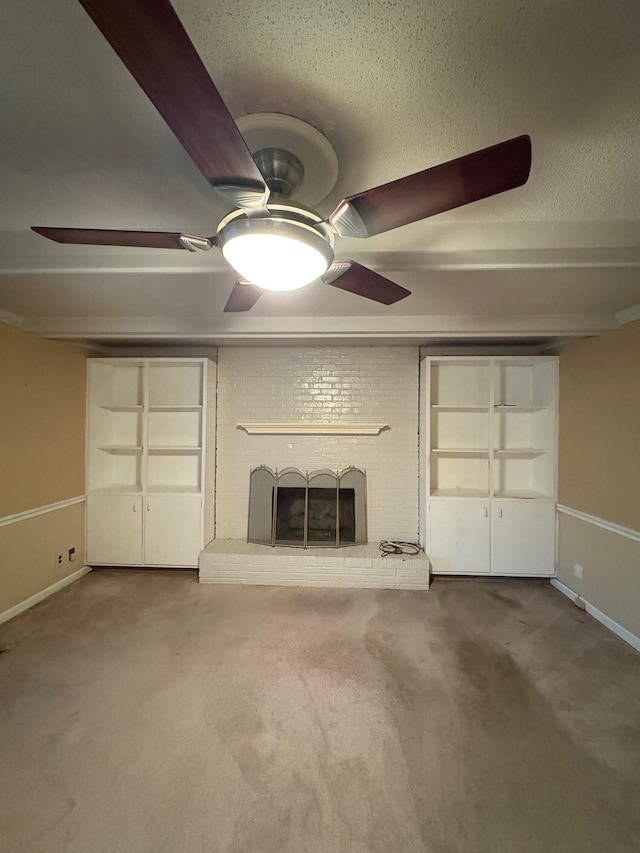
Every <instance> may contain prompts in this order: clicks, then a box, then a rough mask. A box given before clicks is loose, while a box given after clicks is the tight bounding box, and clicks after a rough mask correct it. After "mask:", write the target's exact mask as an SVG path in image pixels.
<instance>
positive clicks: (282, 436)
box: [200, 346, 428, 588]
mask: <svg viewBox="0 0 640 853" xmlns="http://www.w3.org/2000/svg"><path fill="white" fill-rule="evenodd" d="M418 365H419V353H418V348H417V347H402V346H401V347H353V346H330V347H275V346H274V347H221V348H220V349H219V351H218V385H217V417H216V418H215V420H214V419H210V421H213V422H212V423H211V422H210V425H209V428H208V430H209V432H210V435H209V439H210V444H211V443H213V441H215V447H216V471H215V474H216V476H215V540H214V541H213V542H211V543H210V544H209V545H208V546H207V547H206V548H205V550H204V552H203V554H202V556H201V560H200V580H201V581H202V582H240V583H242V582H244V583H247V582H248V583H251V582H253V583H256V582H276V583H283V582H285V583H286V582H293V583H307V582H308V583H312V584H314V585H319V584H322V583H324V584H325V585H329V586H331V585H342V586H345V585H348V586H392V587H406V588H426V586H427V583H428V572H427V571H426V559H425V560H424V561H422V560H420V559H416V558H412V559H413V561H411V560H402V559H400V560H393V559H392V558H388V557H387V558H383V560H382V562H380V556H379V554H378V542H379V540H380V539H402V540H410V541H417V540H418V401H419V382H418ZM252 427H253V429H252ZM258 466H268V467H269V468H271V469H272V470H276V469H278V470H281V469H283V468H287V467H293V468H299V469H301V470H302V471H309V470H312V469H329V470H332V471H337V470H342V469H346V468H348V467H350V466H354V467H356V468H358V469H361V470H362V471H364V472H366V483H367V529H368V545H356V546H352V547H349V548H345V549H337V550H335V551H333V552H332V553H331V556H330V557H329V556H328V555H327V549H322V548H318V549H314V548H309V549H307V550H304V551H302V550H301V549H300V550H297V549H294V548H291V549H286V548H283V549H278V548H270V547H269V546H267V545H249V544H247V523H248V507H249V486H250V472H251V470H252V469H254V468H257V467H258ZM254 549H261V550H259V551H255V550H254ZM288 550H291V551H293V552H294V553H293V554H288V553H285V551H288ZM316 550H317V551H320V552H321V553H320V554H315V553H312V552H314V551H316ZM343 551H344V552H346V553H344V554H342V553H338V552H343ZM423 556H424V555H423ZM347 561H348V563H349V565H347ZM329 564H331V565H329ZM374 564H375V565H374ZM419 564H420V565H419ZM398 572H406V574H404V575H403V574H398ZM294 575H295V577H293V576H294ZM256 576H257V577H256ZM287 578H289V580H287Z"/></svg>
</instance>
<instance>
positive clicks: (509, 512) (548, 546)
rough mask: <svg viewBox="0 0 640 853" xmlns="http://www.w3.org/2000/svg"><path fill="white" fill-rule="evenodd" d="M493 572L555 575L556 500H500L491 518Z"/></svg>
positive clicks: (495, 505)
mask: <svg viewBox="0 0 640 853" xmlns="http://www.w3.org/2000/svg"><path fill="white" fill-rule="evenodd" d="M491 551H492V556H493V561H492V562H493V567H492V574H499V575H545V576H547V577H548V576H549V575H553V574H555V504H554V503H553V501H539V502H538V501H496V502H495V503H494V504H493V510H492V521H491Z"/></svg>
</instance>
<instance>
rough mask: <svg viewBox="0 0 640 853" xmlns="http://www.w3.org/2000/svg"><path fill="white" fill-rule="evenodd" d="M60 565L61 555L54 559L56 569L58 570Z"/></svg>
mask: <svg viewBox="0 0 640 853" xmlns="http://www.w3.org/2000/svg"><path fill="white" fill-rule="evenodd" d="M61 565H62V554H58V556H57V557H56V568H59V567H60V566H61Z"/></svg>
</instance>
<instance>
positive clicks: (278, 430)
mask: <svg viewBox="0 0 640 853" xmlns="http://www.w3.org/2000/svg"><path fill="white" fill-rule="evenodd" d="M237 428H238V429H242V430H244V431H245V432H246V433H247V434H248V435H380V433H381V432H382V431H383V430H386V429H389V424H318V423H279V424H274V423H250V424H238V425H237Z"/></svg>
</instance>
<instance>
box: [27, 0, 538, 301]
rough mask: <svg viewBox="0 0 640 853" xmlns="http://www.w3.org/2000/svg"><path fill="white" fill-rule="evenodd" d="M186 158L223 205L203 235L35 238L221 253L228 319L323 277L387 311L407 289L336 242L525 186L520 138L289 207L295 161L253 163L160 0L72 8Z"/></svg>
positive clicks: (527, 157) (89, 0) (73, 232)
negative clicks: (229, 286)
mask: <svg viewBox="0 0 640 853" xmlns="http://www.w3.org/2000/svg"><path fill="white" fill-rule="evenodd" d="M80 3H81V4H82V6H83V7H84V9H85V10H86V11H87V13H88V14H89V15H90V17H91V18H92V19H93V21H94V23H95V24H96V25H97V27H98V29H99V30H100V31H101V32H102V34H103V35H104V37H105V38H106V39H107V41H108V42H109V44H110V45H111V47H112V48H113V49H114V50H115V52H116V53H117V54H118V56H119V57H120V59H121V60H122V61H123V63H124V64H125V66H126V67H127V69H128V70H129V71H130V72H131V74H132V75H133V77H134V78H135V79H136V81H137V82H138V84H139V85H140V86H141V88H142V89H143V91H144V92H145V93H146V94H147V96H148V97H149V99H150V100H151V102H152V103H153V105H154V106H155V107H156V109H157V110H158V111H159V112H160V114H161V115H162V117H163V118H164V120H165V121H166V123H167V124H168V126H169V127H170V128H171V130H172V131H173V133H174V134H175V135H176V136H177V138H178V139H179V141H180V142H181V143H182V145H183V147H184V148H185V150H186V151H187V153H188V154H189V155H190V157H191V159H192V160H193V161H194V162H195V164H196V165H197V166H198V168H199V169H200V171H201V172H202V173H203V174H204V176H205V177H206V178H207V180H208V181H209V183H210V184H211V185H212V186H213V188H214V189H215V190H216V191H217V192H218V193H219V194H220V195H221V196H222V197H223V198H225V199H226V201H227V202H228V203H229V204H230V206H231V207H232V211H231V213H229V214H227V215H226V216H225V217H224V218H223V219H222V221H221V222H220V223H219V225H218V228H217V231H216V234H215V235H214V236H212V237H197V236H193V235H190V234H182V233H180V232H162V231H116V230H100V229H88V228H45V227H34V228H33V229H32V230H33V231H35V232H37V233H38V234H41V235H42V236H44V237H47V238H49V239H50V240H54V241H56V242H58V243H76V244H80V243H84V244H93V245H102V246H138V247H145V248H153V249H184V250H187V251H191V252H198V251H209V250H210V249H212V248H213V247H218V248H219V249H221V251H222V253H223V255H224V257H225V258H226V260H227V261H228V262H229V263H230V264H231V266H232V267H234V269H235V270H236V271H237V272H238V273H239V274H240V275H241V276H242V278H241V279H240V280H239V281H237V282H236V284H235V286H234V287H233V290H232V291H231V294H230V296H229V299H228V301H227V304H226V306H225V309H224V310H225V311H226V312H237V311H248V310H249V309H250V308H251V307H252V306H253V305H254V304H255V303H256V301H257V300H258V298H259V297H260V295H261V294H262V293H263V292H264V290H295V289H298V288H300V287H304V286H305V285H307V284H310V283H311V282H312V281H316V280H317V279H321V280H322V281H323V282H325V283H326V284H330V285H332V286H333V287H337V288H341V289H342V290H347V291H349V292H351V293H355V294H357V295H359V296H363V297H365V298H367V299H372V300H374V301H376V302H380V303H383V304H385V305H391V304H393V303H394V302H398V301H399V300H400V299H404V298H405V297H407V296H409V295H410V291H408V290H406V289H405V288H404V287H401V286H400V285H398V284H396V283H395V282H393V281H390V280H389V279H387V278H385V277H384V276H382V275H380V274H379V273H376V272H374V271H373V270H371V269H368V268H367V267H364V266H362V265H361V264H358V263H356V262H355V261H336V260H335V259H334V252H333V247H334V241H335V236H336V235H338V236H345V237H371V236H373V235H375V234H380V233H382V232H384V231H388V230H391V229H393V228H398V227H400V226H402V225H406V224H408V223H410V222H416V221H418V220H420V219H425V218H427V217H429V216H434V215H435V214H437V213H442V212H443V211H446V210H452V209H454V208H456V207H461V206H463V205H465V204H469V203H470V202H473V201H477V200H479V199H482V198H488V197H489V196H492V195H496V194H497V193H501V192H504V191H505V190H509V189H513V188H515V187H518V186H522V185H523V184H524V183H526V181H527V179H528V177H529V171H530V168H531V140H530V138H529V137H528V136H526V135H523V136H518V137H515V138H514V139H509V140H507V141H506V142H501V143H499V144H497V145H493V146H491V147H489V148H484V149H482V150H480V151H475V152H473V153H472V154H467V155H465V156H463V157H459V158H458V159H456V160H451V161H449V162H447V163H442V164H441V165H439V166H434V167H432V168H429V169H425V170H424V171H422V172H418V173H416V174H414V175H408V176H407V177H404V178H400V179H399V180H396V181H392V182H390V183H388V184H383V185H382V186H379V187H375V188H373V189H370V190H367V191H365V192H362V193H358V194H357V195H353V196H349V197H348V198H345V199H343V200H342V201H341V202H340V204H339V205H338V206H337V207H336V209H335V210H334V211H333V213H332V214H331V215H330V216H329V217H328V219H324V218H323V217H321V216H320V215H318V214H317V213H316V212H315V211H314V210H313V209H312V208H310V207H307V206H305V205H303V204H301V203H300V202H294V201H292V200H291V197H292V196H295V193H296V190H297V189H298V188H299V187H300V185H301V183H302V182H303V180H304V167H303V164H302V163H301V162H300V160H299V158H297V157H296V156H295V155H294V154H292V153H291V152H289V151H286V150H283V149H281V148H264V149H262V150H260V151H258V152H256V153H254V154H253V155H252V153H251V151H250V150H249V148H248V146H247V144H246V142H245V140H244V138H243V136H242V134H241V133H240V130H239V128H238V126H237V125H236V123H235V121H234V119H233V118H232V116H231V114H230V112H229V111H228V109H227V107H226V106H225V104H224V101H223V100H222V98H221V97H220V94H219V92H218V90H217V89H216V87H215V85H214V83H213V81H212V80H211V78H210V77H209V74H208V72H207V70H206V68H205V66H204V64H203V62H202V60H201V59H200V57H199V56H198V54H197V52H196V50H195V48H194V46H193V44H192V43H191V41H190V39H189V36H188V35H187V33H186V31H185V29H184V28H183V26H182V24H181V22H180V20H179V18H178V16H177V15H176V13H175V11H174V9H173V7H172V6H171V3H170V2H169V0H109V2H105V0H80Z"/></svg>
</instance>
